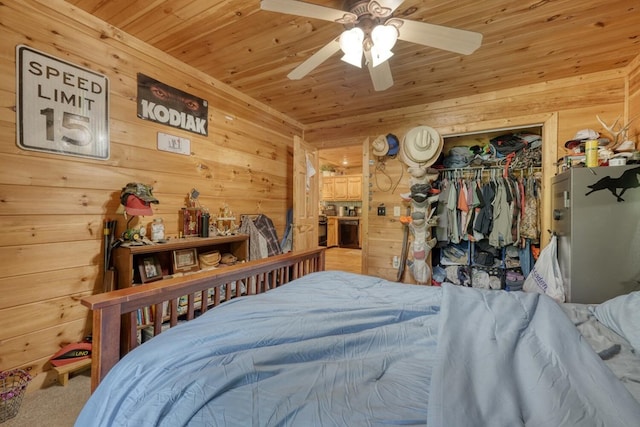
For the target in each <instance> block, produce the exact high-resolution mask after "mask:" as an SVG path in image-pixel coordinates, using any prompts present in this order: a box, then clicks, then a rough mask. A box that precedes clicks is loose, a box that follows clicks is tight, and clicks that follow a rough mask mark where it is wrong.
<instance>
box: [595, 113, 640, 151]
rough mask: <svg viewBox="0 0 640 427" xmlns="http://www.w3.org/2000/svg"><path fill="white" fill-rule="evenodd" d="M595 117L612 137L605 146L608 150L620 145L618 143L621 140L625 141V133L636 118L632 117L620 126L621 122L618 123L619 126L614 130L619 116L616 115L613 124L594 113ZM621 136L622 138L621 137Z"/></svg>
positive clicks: (621, 141)
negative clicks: (607, 122) (608, 123)
mask: <svg viewBox="0 0 640 427" xmlns="http://www.w3.org/2000/svg"><path fill="white" fill-rule="evenodd" d="M596 118H597V119H598V121H599V122H600V124H601V125H602V126H603V127H604V128H605V129H606V130H607V131H608V132H609V133H610V134H611V136H612V137H613V141H612V142H610V143H609V144H608V145H607V146H606V147H605V148H606V149H609V150H615V149H616V148H618V147H619V146H620V144H622V143H623V142H625V141H626V140H627V133H628V132H629V126H631V122H632V121H634V120H635V119H636V118H635V117H634V118H633V119H631V120H629V122H628V123H627V124H626V125H624V126H622V124H621V125H620V127H619V128H618V129H617V130H616V125H617V124H618V121H619V120H620V116H618V117H616V120H615V121H614V122H613V124H612V125H611V126H609V125H607V124H606V123H605V122H604V121H603V120H602V119H601V118H600V116H598V115H597V114H596ZM621 136H622V138H621Z"/></svg>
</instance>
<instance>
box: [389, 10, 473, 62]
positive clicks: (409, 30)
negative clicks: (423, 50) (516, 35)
mask: <svg viewBox="0 0 640 427" xmlns="http://www.w3.org/2000/svg"><path fill="white" fill-rule="evenodd" d="M400 21H402V26H401V27H400V28H399V30H398V31H399V32H400V35H399V36H398V38H399V39H400V40H404V41H408V42H412V43H417V44H421V45H423V46H431V47H435V48H438V49H443V50H448V51H451V52H456V53H462V54H464V55H469V54H471V53H473V52H475V50H476V49H478V48H479V47H480V45H481V44H482V34H480V33H476V32H473V31H466V30H459V29H457V28H451V27H444V26H442V25H435V24H428V23H426V22H418V21H410V20H407V19H400Z"/></svg>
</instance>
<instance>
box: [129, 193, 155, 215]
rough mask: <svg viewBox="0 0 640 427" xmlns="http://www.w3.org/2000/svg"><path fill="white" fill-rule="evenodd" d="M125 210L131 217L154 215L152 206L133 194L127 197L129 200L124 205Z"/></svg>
mask: <svg viewBox="0 0 640 427" xmlns="http://www.w3.org/2000/svg"><path fill="white" fill-rule="evenodd" d="M124 210H125V212H126V213H128V214H129V215H134V216H145V215H153V210H151V205H150V204H149V203H147V202H145V201H144V200H142V199H141V198H139V197H138V196H135V195H133V194H129V195H127V200H126V202H125V203H124Z"/></svg>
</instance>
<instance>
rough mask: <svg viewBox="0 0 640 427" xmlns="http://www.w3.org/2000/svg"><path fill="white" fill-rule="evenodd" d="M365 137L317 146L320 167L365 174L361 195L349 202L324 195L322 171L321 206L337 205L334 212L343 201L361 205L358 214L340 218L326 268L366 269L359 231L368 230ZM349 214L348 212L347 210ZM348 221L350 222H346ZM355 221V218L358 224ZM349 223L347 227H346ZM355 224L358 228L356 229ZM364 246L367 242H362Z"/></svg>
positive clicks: (354, 270) (334, 170) (342, 172)
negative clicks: (356, 142) (332, 145)
mask: <svg viewBox="0 0 640 427" xmlns="http://www.w3.org/2000/svg"><path fill="white" fill-rule="evenodd" d="M366 143H367V142H366V141H365V142H364V143H363V144H361V145H350V146H346V147H344V146H341V147H336V148H321V149H319V150H318V158H319V163H320V170H321V171H322V170H323V169H333V175H334V176H335V175H361V176H362V191H361V193H362V197H361V200H359V201H354V200H351V201H349V202H346V201H345V202H340V201H335V200H327V199H324V198H323V191H322V180H323V176H322V175H323V174H324V173H326V172H321V173H320V175H321V176H320V185H319V188H318V193H319V200H320V205H321V208H322V207H325V208H326V207H327V206H334V207H336V209H335V214H336V215H338V214H339V209H337V207H338V206H342V205H344V207H345V208H346V207H354V206H355V207H358V208H360V209H358V216H357V217H355V218H351V217H350V218H349V219H342V220H340V221H339V222H338V224H340V225H339V226H338V227H339V229H338V242H337V243H338V247H333V248H328V249H327V252H326V254H327V257H326V264H327V269H339V270H341V271H350V272H358V273H360V272H363V252H364V251H363V249H362V248H361V247H360V241H361V240H363V239H360V236H359V233H365V230H366V223H367V221H366V215H367V211H368V210H367V209H366V208H365V205H366V206H368V200H366V198H367V195H368V190H367V185H368V177H367V173H368V168H367V172H365V170H364V167H363V166H364V164H365V162H364V161H363V159H364V152H365V145H366ZM327 212H328V215H330V214H332V213H331V211H327ZM345 215H348V213H345ZM344 222H348V223H349V224H346V225H345V224H343V223H344ZM352 222H355V227H354V226H353V224H351V223H352ZM345 227H346V228H345ZM354 228H355V230H356V232H355V233H354ZM363 246H364V242H363Z"/></svg>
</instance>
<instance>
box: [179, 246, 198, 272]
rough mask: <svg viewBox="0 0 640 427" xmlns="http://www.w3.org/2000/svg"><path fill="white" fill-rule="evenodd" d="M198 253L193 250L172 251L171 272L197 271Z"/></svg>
mask: <svg viewBox="0 0 640 427" xmlns="http://www.w3.org/2000/svg"><path fill="white" fill-rule="evenodd" d="M199 269H200V266H199V265H198V251H197V250H196V249H195V248H191V249H180V250H176V251H173V272H174V273H179V272H182V273H186V272H189V271H196V270H199Z"/></svg>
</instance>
